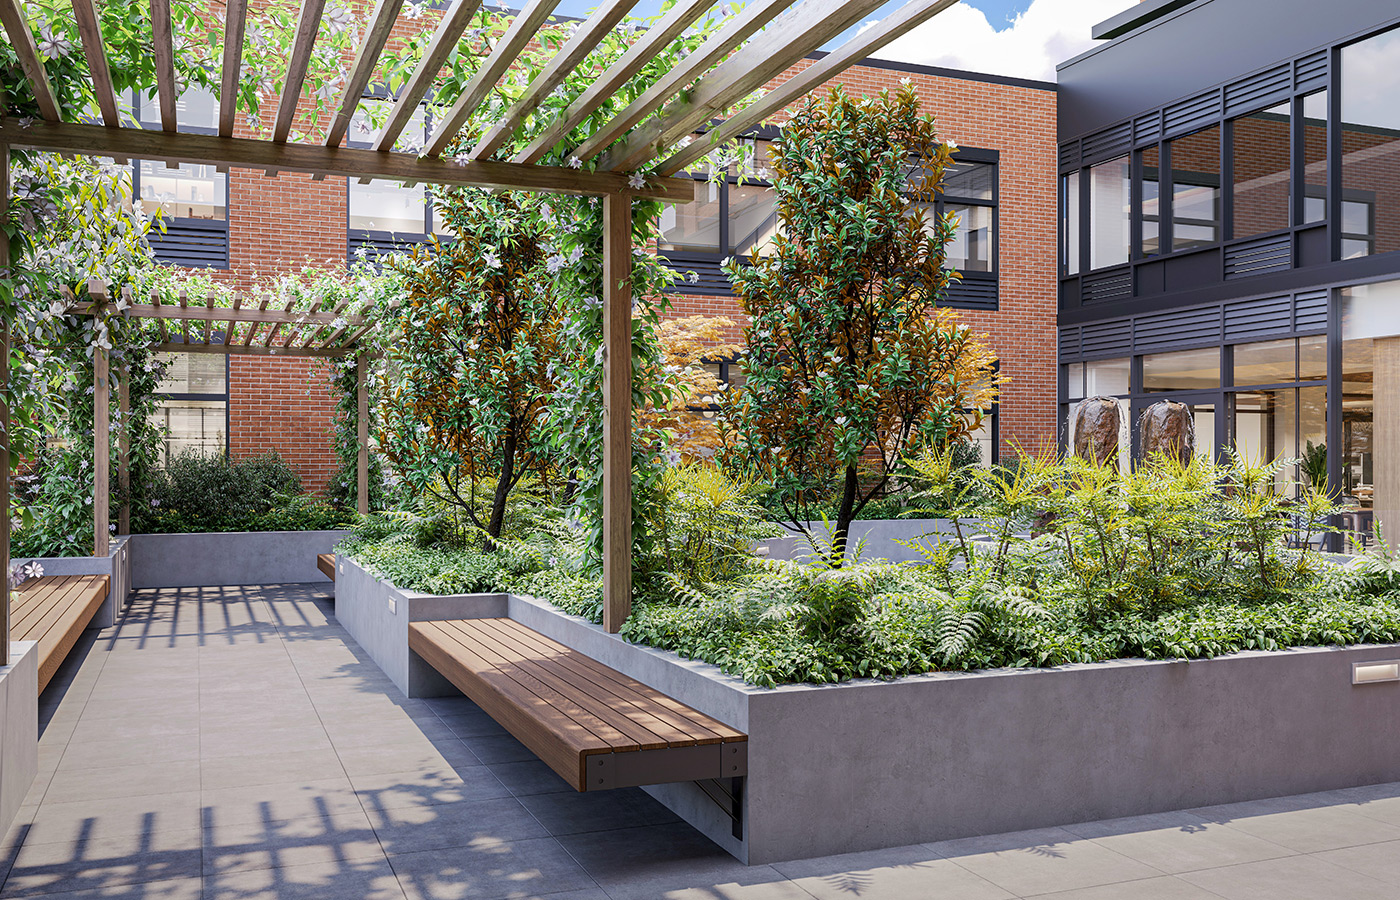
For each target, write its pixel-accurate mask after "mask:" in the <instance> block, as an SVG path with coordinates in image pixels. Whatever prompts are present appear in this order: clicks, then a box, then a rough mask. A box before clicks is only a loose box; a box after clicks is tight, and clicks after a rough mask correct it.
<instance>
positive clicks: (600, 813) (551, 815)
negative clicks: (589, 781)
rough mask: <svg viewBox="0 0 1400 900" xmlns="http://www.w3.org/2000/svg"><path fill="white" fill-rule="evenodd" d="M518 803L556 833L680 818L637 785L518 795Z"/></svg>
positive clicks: (660, 821) (636, 825) (619, 826)
mask: <svg viewBox="0 0 1400 900" xmlns="http://www.w3.org/2000/svg"><path fill="white" fill-rule="evenodd" d="M520 803H521V804H522V805H523V806H524V807H525V808H526V809H528V810H529V811H530V813H531V815H533V816H534V817H535V818H536V819H539V821H540V823H541V824H543V825H544V827H545V828H547V829H549V833H550V834H552V835H555V836H556V837H557V836H559V835H561V834H579V833H582V832H587V831H609V830H612V829H616V828H634V827H641V826H647V825H665V824H670V823H676V822H680V821H681V819H680V818H679V817H678V816H677V815H676V814H675V813H673V812H671V811H670V810H669V809H667V808H666V807H664V806H662V805H661V804H660V803H658V802H657V801H656V800H654V799H653V798H652V797H650V796H649V795H647V794H646V793H644V792H643V791H642V790H641V789H640V788H627V789H623V790H614V791H596V792H590V793H586V794H580V793H579V792H577V791H569V792H567V793H564V792H559V793H547V794H529V795H526V796H522V797H521V798H520Z"/></svg>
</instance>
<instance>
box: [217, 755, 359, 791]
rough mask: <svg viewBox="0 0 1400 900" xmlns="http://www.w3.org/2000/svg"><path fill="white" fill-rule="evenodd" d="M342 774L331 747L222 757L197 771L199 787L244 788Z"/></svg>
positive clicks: (312, 779)
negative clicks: (198, 772) (198, 773)
mask: <svg viewBox="0 0 1400 900" xmlns="http://www.w3.org/2000/svg"><path fill="white" fill-rule="evenodd" d="M344 773H345V770H344V769H343V768H341V765H340V758H339V757H337V756H336V755H335V752H334V751H333V750H290V751H287V752H285V753H261V754H248V755H243V756H226V757H219V758H217V759H209V760H206V761H205V763H204V765H203V766H202V768H201V770H200V775H199V787H200V788H201V789H203V790H215V789H218V788H236V787H248V786H253V785H259V784H287V783H289V782H304V781H318V780H320V779H323V778H327V777H332V776H340V775H343V774H344Z"/></svg>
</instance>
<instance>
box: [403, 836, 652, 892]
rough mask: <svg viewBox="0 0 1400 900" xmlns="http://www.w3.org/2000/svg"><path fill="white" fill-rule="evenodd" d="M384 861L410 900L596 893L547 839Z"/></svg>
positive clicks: (483, 844)
mask: <svg viewBox="0 0 1400 900" xmlns="http://www.w3.org/2000/svg"><path fill="white" fill-rule="evenodd" d="M389 861H390V862H391V863H392V864H393V867H394V872H395V873H396V874H397V875H398V878H399V883H400V884H401V885H402V886H403V891H404V893H405V894H406V895H407V896H408V897H409V900H463V898H468V897H470V898H472V900H502V898H506V897H509V898H512V900H514V898H526V897H549V896H550V895H558V894H561V893H564V892H578V891H587V890H597V888H598V887H599V886H598V885H597V884H595V883H594V882H593V880H592V879H591V878H589V877H588V874H587V873H586V872H585V871H584V870H583V869H582V868H580V866H579V864H578V863H577V862H575V861H574V859H573V858H572V857H571V856H570V855H569V854H568V853H567V852H565V851H564V848H562V847H560V846H559V844H558V843H557V842H555V841H554V840H553V839H552V838H543V839H540V840H528V841H513V842H509V843H505V842H497V841H491V840H482V841H479V842H477V843H476V844H474V845H473V846H470V847H451V848H447V849H441V850H425V851H420V852H416V853H391V854H390V855H389ZM564 896H565V897H568V896H569V895H568V894H564ZM575 896H578V895H577V894H575ZM609 896H610V897H611V896H612V894H611V892H609ZM653 900H654V898H653Z"/></svg>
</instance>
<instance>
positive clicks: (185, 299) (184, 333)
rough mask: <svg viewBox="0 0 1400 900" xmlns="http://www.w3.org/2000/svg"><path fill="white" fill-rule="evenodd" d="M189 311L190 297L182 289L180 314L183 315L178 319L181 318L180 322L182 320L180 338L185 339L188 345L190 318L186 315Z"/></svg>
mask: <svg viewBox="0 0 1400 900" xmlns="http://www.w3.org/2000/svg"><path fill="white" fill-rule="evenodd" d="M189 311H190V298H189V295H188V294H186V293H185V289H184V288H181V289H180V313H181V315H179V316H178V317H177V318H179V320H180V337H181V338H183V339H184V341H185V343H186V344H188V343H189V342H190V317H189V316H188V315H186V313H188V312H189Z"/></svg>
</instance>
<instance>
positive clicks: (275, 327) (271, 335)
mask: <svg viewBox="0 0 1400 900" xmlns="http://www.w3.org/2000/svg"><path fill="white" fill-rule="evenodd" d="M296 305H297V302H296V301H295V300H288V301H287V305H286V307H285V308H283V309H282V313H283V314H285V315H287V316H289V318H288V319H285V320H283V321H281V322H273V323H272V327H271V328H269V329H268V331H267V337H266V338H264V339H263V346H264V347H271V346H272V342H273V341H274V340H276V339H277V332H278V331H280V330H281V329H282V326H283V325H285V324H287V322H295V321H296V320H297V316H296V315H293V314H292V310H294V309H296Z"/></svg>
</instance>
